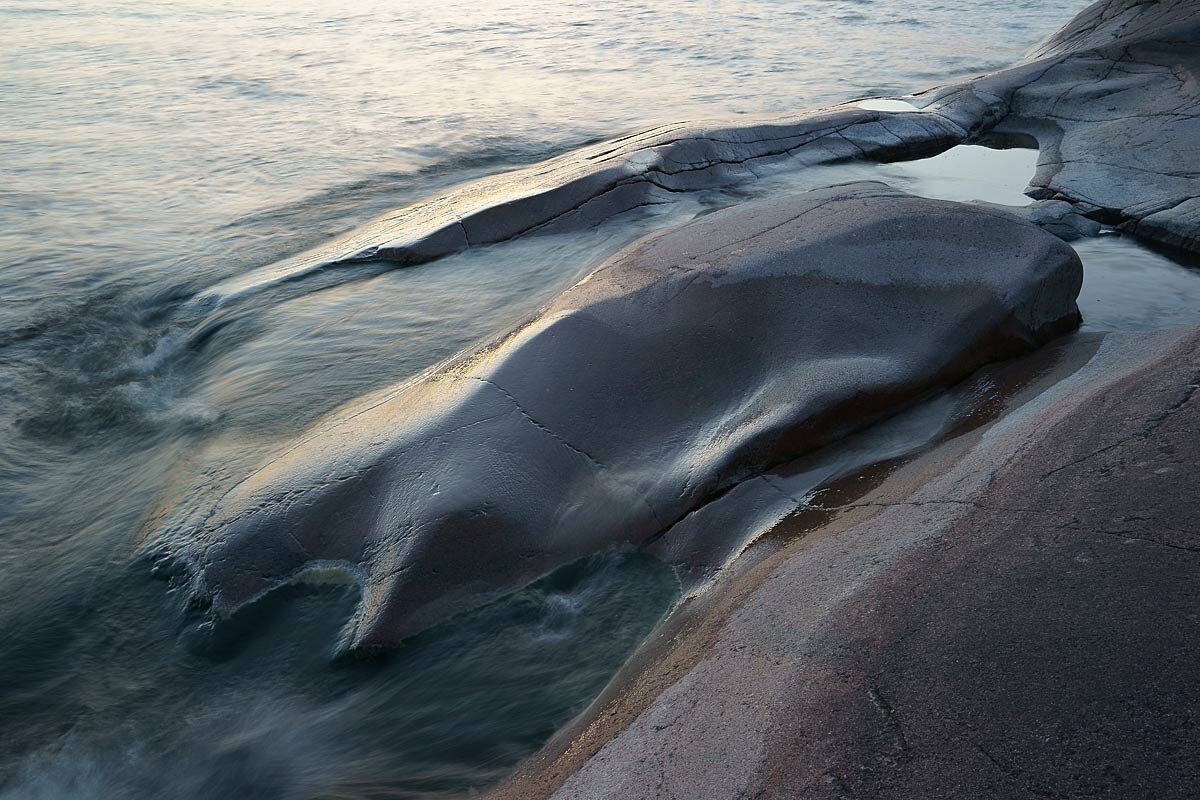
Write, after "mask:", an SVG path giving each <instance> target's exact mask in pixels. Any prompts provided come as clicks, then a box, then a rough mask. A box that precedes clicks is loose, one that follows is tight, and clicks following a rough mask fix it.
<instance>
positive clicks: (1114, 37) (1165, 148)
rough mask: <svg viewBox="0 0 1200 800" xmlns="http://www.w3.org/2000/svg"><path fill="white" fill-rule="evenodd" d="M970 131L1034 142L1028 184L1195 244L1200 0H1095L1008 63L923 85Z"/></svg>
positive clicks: (938, 109) (1140, 232)
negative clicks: (932, 86) (960, 79)
mask: <svg viewBox="0 0 1200 800" xmlns="http://www.w3.org/2000/svg"><path fill="white" fill-rule="evenodd" d="M924 102H925V103H926V105H925V108H926V109H927V110H929V111H933V112H935V113H938V114H941V115H944V116H946V117H948V118H949V119H951V120H953V121H954V122H955V123H956V124H958V125H960V126H961V127H963V128H964V129H965V130H967V131H968V132H969V135H970V136H971V137H973V138H974V137H981V136H982V137H986V136H988V135H1014V134H1016V135H1023V136H1029V137H1032V138H1033V139H1035V140H1036V141H1037V144H1038V147H1039V149H1040V151H1041V153H1040V157H1039V159H1038V169H1037V174H1036V176H1035V177H1034V179H1033V181H1032V183H1031V187H1030V192H1029V194H1030V195H1031V196H1033V197H1035V198H1038V199H1055V200H1064V201H1067V202H1069V203H1071V204H1072V205H1073V206H1075V208H1076V209H1077V210H1078V212H1079V213H1081V214H1083V215H1085V216H1088V217H1091V218H1092V219H1095V220H1097V221H1099V222H1103V223H1105V224H1109V225H1116V226H1119V227H1120V228H1121V229H1122V230H1123V231H1125V232H1127V233H1130V234H1132V235H1134V236H1137V237H1139V238H1143V239H1147V240H1149V241H1152V242H1155V243H1158V244H1163V245H1168V246H1171V247H1174V248H1178V249H1182V250H1185V251H1190V252H1193V253H1196V252H1200V226H1198V225H1197V222H1198V221H1197V219H1196V211H1195V208H1196V206H1195V203H1196V197H1197V195H1198V194H1200V188H1198V185H1200V3H1197V2H1196V0H1152V1H1149V2H1148V1H1147V0H1117V1H1116V2H1099V3H1096V4H1095V5H1093V6H1091V7H1090V8H1088V9H1087V10H1086V11H1084V12H1083V13H1082V14H1080V15H1079V16H1078V17H1077V18H1076V19H1075V20H1073V21H1072V22H1071V23H1070V24H1068V25H1067V26H1066V27H1064V28H1063V29H1062V30H1061V31H1059V32H1058V33H1056V34H1055V35H1053V36H1051V37H1050V38H1049V39H1047V40H1046V41H1045V42H1044V43H1043V44H1042V45H1040V46H1039V47H1037V48H1035V49H1034V50H1033V52H1032V53H1031V54H1030V55H1029V56H1028V57H1027V59H1026V60H1025V61H1024V62H1023V63H1021V64H1019V65H1017V66H1015V67H1013V68H1011V69H1006V70H1002V71H1000V72H997V73H993V74H991V75H987V76H984V77H982V78H978V79H976V80H974V81H970V82H967V83H965V84H957V85H954V86H949V87H945V88H943V89H939V90H935V91H932V92H928V93H926V94H925V96H924Z"/></svg>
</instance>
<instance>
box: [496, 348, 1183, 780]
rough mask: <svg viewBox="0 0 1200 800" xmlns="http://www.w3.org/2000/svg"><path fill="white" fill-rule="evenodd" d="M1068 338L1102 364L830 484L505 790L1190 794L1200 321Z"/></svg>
mask: <svg viewBox="0 0 1200 800" xmlns="http://www.w3.org/2000/svg"><path fill="white" fill-rule="evenodd" d="M1057 349H1058V351H1059V354H1057V355H1055V356H1054V358H1055V359H1056V360H1057V361H1058V362H1059V365H1060V372H1064V373H1071V371H1072V370H1073V369H1074V366H1071V367H1069V368H1066V369H1062V367H1063V365H1065V364H1066V363H1067V362H1071V361H1075V362H1078V361H1081V360H1082V361H1085V362H1086V364H1085V366H1083V367H1082V368H1081V369H1078V370H1076V371H1074V372H1073V374H1069V377H1063V376H1062V375H1059V376H1058V378H1055V379H1054V380H1052V381H1049V383H1050V384H1051V385H1050V388H1048V389H1043V390H1040V391H1037V392H1033V393H1031V396H1028V397H1023V398H1021V399H1020V400H1019V401H1014V402H1013V404H1012V405H1013V407H1011V408H1009V409H1008V410H1007V412H1006V413H1005V414H1003V415H1002V416H1001V417H1000V419H999V421H998V422H996V423H994V424H993V425H991V427H988V428H985V429H982V430H976V431H973V432H970V433H965V434H963V435H961V436H959V437H956V438H951V439H949V440H948V441H946V442H945V443H944V444H943V445H941V446H940V447H939V448H937V449H935V450H933V451H931V452H928V453H926V454H925V455H923V456H922V457H921V458H918V459H916V460H914V461H912V462H909V463H908V464H906V465H904V466H903V467H901V468H898V469H894V470H893V471H891V472H890V474H889V475H888V477H887V478H886V480H884V481H883V483H882V484H880V485H878V487H877V488H875V489H873V490H870V491H867V492H865V493H860V494H855V493H853V492H851V493H850V494H846V493H844V492H843V493H839V492H834V491H832V490H831V491H830V492H829V493H828V494H827V495H822V496H818V497H817V498H816V500H815V505H817V506H824V507H823V508H822V512H823V515H824V518H825V519H826V521H825V522H824V523H823V524H822V525H821V526H818V527H817V528H815V529H813V530H812V531H810V532H809V533H808V534H807V537H806V538H802V539H800V540H798V541H792V542H791V543H790V544H788V545H786V546H784V547H783V548H782V549H781V550H780V551H779V552H778V553H776V554H774V555H773V556H771V557H770V558H769V559H768V560H767V561H765V562H764V563H763V564H760V565H758V567H757V568H756V569H755V570H746V571H744V572H743V573H742V574H741V575H740V576H738V577H737V578H736V579H733V580H731V581H730V583H729V585H726V586H724V587H723V590H724V592H725V593H726V594H730V595H733V596H735V597H737V601H736V603H735V604H734V605H733V607H732V609H730V610H727V611H726V612H725V613H726V614H727V616H726V617H725V618H724V619H723V620H721V621H719V622H718V624H717V630H716V632H713V633H710V634H707V637H706V638H705V637H703V636H699V635H697V634H695V633H693V632H691V631H690V630H688V629H685V630H684V631H683V632H682V633H681V632H679V630H678V629H677V630H676V631H675V632H674V633H673V634H672V636H671V638H667V637H666V636H664V637H662V638H660V639H659V640H658V642H657V644H655V645H654V646H653V647H652V650H651V652H649V653H647V654H644V655H643V657H642V659H641V661H640V663H641V669H640V670H639V671H638V672H637V675H636V677H635V678H634V677H630V678H627V679H626V682H625V687H624V688H623V689H621V690H619V691H616V692H613V693H612V694H611V695H610V697H609V698H606V703H604V704H600V705H599V706H598V707H597V708H596V709H594V710H593V712H592V713H591V714H590V715H589V718H588V722H587V724H586V725H584V726H582V727H581V728H580V729H576V730H575V731H573V737H574V738H573V743H572V744H571V746H570V747H567V746H565V744H560V745H559V746H558V747H557V749H555V751H554V754H552V755H553V757H551V756H547V757H546V760H544V761H543V762H542V763H540V764H539V765H538V768H537V769H536V770H535V769H532V768H530V769H529V770H528V771H527V772H526V773H525V774H523V775H521V776H520V777H519V778H518V779H517V780H516V781H514V783H513V784H511V785H510V786H508V787H506V788H505V789H503V790H501V791H500V792H499V794H500V795H502V796H505V797H513V796H521V797H527V798H528V797H538V796H550V795H553V796H554V797H556V798H562V799H563V800H566V798H589V800H598V799H599V798H618V797H619V798H622V800H634V799H636V798H676V797H678V798H683V797H687V798H728V797H762V798H776V797H777V798H792V797H812V798H846V797H859V798H869V797H986V798H993V797H1004V798H1008V797H1012V798H1018V797H1083V796H1088V797H1093V796H1104V797H1130V798H1134V797H1139V798H1140V797H1156V798H1184V797H1191V796H1193V795H1194V794H1195V790H1196V787H1197V786H1198V785H1200V766H1198V765H1200V729H1198V728H1197V726H1196V724H1195V720H1196V718H1197V715H1198V714H1200V693H1198V692H1197V682H1196V675H1195V669H1194V665H1195V662H1196V658H1197V656H1198V655H1200V630H1198V629H1197V627H1196V619H1197V610H1198V609H1200V528H1198V527H1197V525H1196V519H1197V517H1198V516H1200V494H1198V493H1197V492H1196V491H1195V482H1196V481H1195V465H1196V463H1197V459H1198V458H1200V453H1198V452H1197V447H1198V445H1197V442H1198V441H1200V439H1198V438H1197V434H1198V433H1200V406H1198V405H1197V390H1198V389H1200V328H1195V327H1194V328H1189V329H1182V330H1175V331H1166V332H1160V333H1151V334H1110V335H1108V336H1107V337H1105V338H1104V339H1103V340H1102V341H1099V342H1097V341H1096V339H1095V338H1089V337H1077V338H1076V339H1075V340H1074V341H1068V342H1067V343H1066V344H1065V345H1062V346H1060V347H1058V348H1057ZM1093 353H1094V355H1093ZM746 584H749V585H748V586H747V585H746ZM709 616H711V612H709ZM710 621H711V620H710ZM697 638H700V639H702V640H703V641H702V642H701V645H700V647H699V649H698V650H695V651H689V649H690V648H693V647H694V646H695V645H694V642H692V641H691V640H694V639H697ZM681 662H682V663H683V665H684V666H683V668H682V670H681V669H680V663H681ZM663 676H666V677H665V680H664V677H663ZM656 681H658V682H659V683H658V688H656V689H653V690H652V691H651V692H649V693H639V691H638V689H639V688H640V687H641V686H645V685H650V686H655V685H656ZM639 698H640V699H639ZM621 720H625V721H621Z"/></svg>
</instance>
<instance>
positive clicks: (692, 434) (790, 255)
mask: <svg viewBox="0 0 1200 800" xmlns="http://www.w3.org/2000/svg"><path fill="white" fill-rule="evenodd" d="M1081 281H1082V267H1081V265H1080V263H1079V259H1078V256H1077V255H1076V254H1075V252H1074V251H1073V250H1072V249H1071V248H1070V247H1068V246H1067V245H1065V244H1063V243H1062V242H1061V241H1060V240H1059V239H1057V238H1055V237H1054V236H1051V235H1050V234H1048V233H1045V232H1044V231H1042V230H1040V229H1039V228H1037V227H1036V226H1033V225H1031V224H1029V223H1026V222H1023V221H1020V220H1018V219H1017V218H1015V217H1012V216H1010V215H1006V214H998V213H994V212H992V211H990V210H987V209H983V208H977V207H974V206H970V205H965V204H959V203H951V202H947V201H939V200H928V199H924V198H918V197H914V196H912V195H907V194H904V193H903V192H900V191H897V190H895V189H891V188H889V187H887V186H885V185H883V184H878V183H858V184H849V185H845V186H840V187H831V188H828V189H821V190H815V191H812V192H806V193H802V194H798V195H794V196H791V197H786V198H772V199H770V200H769V201H763V202H758V203H749V204H744V205H741V206H737V207H734V208H730V209H726V210H724V211H720V212H716V213H713V214H709V215H706V216H704V217H702V218H700V219H697V220H695V221H693V222H691V223H688V224H687V225H683V226H680V227H678V228H674V229H671V230H668V231H665V232H662V233H659V234H656V235H653V236H651V237H648V238H647V239H643V240H641V241H640V242H638V243H636V244H635V245H634V246H632V247H631V248H629V249H627V250H626V251H624V252H623V253H621V254H618V255H617V256H615V257H614V258H612V259H610V260H609V261H607V262H605V263H604V264H603V265H601V266H600V267H599V268H598V269H596V270H595V271H594V272H593V273H591V274H590V275H589V276H587V277H586V278H584V279H583V280H582V281H580V282H579V283H578V284H576V285H575V286H574V287H572V288H571V289H568V290H567V291H566V292H564V293H563V294H562V295H561V296H560V297H559V298H557V299H556V300H555V301H553V302H552V303H551V304H550V305H549V306H548V307H547V308H546V309H544V310H543V311H542V312H541V313H540V314H539V316H538V317H537V318H535V319H534V320H533V321H531V322H530V323H529V324H527V325H526V326H524V327H522V328H520V329H518V330H516V331H514V332H513V333H512V334H510V335H509V336H508V337H506V338H505V339H503V340H501V341H500V342H498V343H496V344H494V345H492V346H490V347H487V348H485V349H483V350H482V351H480V352H478V353H475V354H469V355H467V356H463V357H461V358H459V359H458V360H456V361H454V362H451V363H450V364H449V365H447V366H445V367H443V368H441V369H440V370H438V371H437V372H435V373H433V374H431V375H429V376H427V377H426V378H425V379H423V380H422V381H420V382H417V383H415V384H411V385H407V386H403V387H400V388H398V389H397V391H396V392H394V393H393V394H392V396H390V397H388V398H387V399H385V400H384V401H382V402H378V403H376V404H374V405H373V406H370V407H368V408H363V409H358V410H356V411H353V412H351V413H348V414H346V415H343V416H342V417H340V418H335V419H334V420H332V421H329V422H327V423H325V424H323V425H321V426H319V427H318V428H317V429H316V430H315V431H313V432H311V433H310V434H309V435H308V436H306V437H304V438H303V439H302V440H301V441H300V442H299V443H297V445H296V446H294V447H293V448H292V449H291V450H290V451H289V452H287V453H285V454H283V455H282V456H281V457H280V458H278V459H277V460H275V461H273V462H272V463H270V464H269V465H267V466H266V467H264V468H263V469H262V470H260V471H258V472H257V473H255V474H253V475H251V476H250V477H248V478H247V479H246V480H244V481H242V482H240V483H238V484H237V485H235V486H234V487H232V488H231V489H229V490H228V491H227V492H226V493H225V494H224V495H223V496H222V497H221V499H220V500H219V501H217V503H216V504H215V506H214V507H213V508H212V510H211V511H210V512H209V513H207V515H206V516H205V517H204V518H203V519H202V520H201V521H199V522H196V521H194V520H186V521H184V522H183V523H182V524H179V525H177V526H176V528H175V531H176V532H175V533H174V534H168V535H165V536H162V537H160V539H159V542H158V545H159V547H160V548H161V550H162V552H165V553H166V554H168V557H169V558H170V559H171V560H174V561H177V562H180V563H182V564H183V565H184V566H185V567H186V568H187V569H188V570H189V571H191V572H193V573H194V574H195V576H196V580H197V584H196V586H195V587H194V594H195V596H196V597H197V598H198V599H201V600H208V601H210V602H211V604H212V608H213V610H214V611H215V612H216V614H217V615H218V617H220V616H225V615H228V614H231V613H233V612H235V611H236V610H237V609H238V608H240V607H242V606H244V605H246V604H248V603H251V602H253V601H254V600H256V599H257V598H259V597H261V596H262V595H263V594H265V593H267V592H269V591H271V590H273V589H276V588H279V587H281V586H283V585H286V584H287V583H289V582H291V581H293V580H294V579H296V578H297V577H298V576H299V575H301V574H302V573H303V572H304V571H305V570H306V569H310V568H329V567H332V566H338V567H340V568H343V569H345V570H346V571H348V572H350V573H351V574H353V575H354V576H356V578H357V579H358V580H359V582H360V585H361V586H362V590H363V600H362V603H361V607H360V610H361V614H360V617H359V619H358V621H357V632H356V634H355V636H354V641H353V645H354V646H355V647H357V648H362V647H371V646H381V645H390V644H395V643H397V642H399V641H400V640H401V639H403V638H404V637H406V636H408V635H411V634H413V633H416V632H418V631H420V630H421V629H423V628H425V627H427V626H429V625H431V624H433V623H435V622H437V621H439V620H440V619H442V618H444V617H446V616H449V615H451V614H454V613H457V612H460V611H464V610H467V609H469V608H472V607H475V606H477V605H480V604H482V603H484V602H487V601H489V600H491V599H494V598H496V597H498V596H500V595H503V594H506V593H509V592H511V591H514V590H516V589H518V588H520V587H521V586H524V585H526V584H528V583H529V582H530V581H532V580H534V579H535V578H537V577H538V576H540V575H542V574H544V573H545V572H547V571H549V570H550V569H553V568H554V567H556V566H560V565H562V564H565V563H568V562H570V561H573V560H575V559H578V558H581V557H583V556H586V555H589V554H590V553H593V552H596V551H597V550H600V549H604V548H607V547H611V546H614V545H617V544H625V543H632V544H641V543H645V542H647V541H649V540H650V539H652V538H654V537H657V536H660V535H662V534H664V533H667V534H670V532H671V530H672V528H673V527H674V526H675V524H676V522H678V521H679V520H681V519H684V518H685V517H687V516H689V515H691V514H692V513H693V512H694V511H695V510H696V509H697V508H699V507H701V506H703V505H704V504H706V503H707V502H709V501H710V500H712V499H714V498H716V497H718V496H720V495H721V494H723V493H724V492H726V491H728V490H730V489H731V488H732V487H734V486H736V485H738V484H740V483H742V482H744V481H745V480H746V479H747V478H751V477H753V476H755V475H758V474H760V473H762V472H763V471H764V470H766V469H769V468H770V467H772V466H774V465H776V464H779V463H782V462H785V461H788V460H790V459H792V458H795V457H796V456H798V455H800V454H802V453H805V452H808V451H811V450H813V449H815V448H817V447H820V446H821V445H824V444H828V443H829V442H831V441H834V440H836V439H839V438H841V437H843V436H844V435H845V434H846V433H847V432H849V431H852V430H855V429H858V428H861V427H864V426H866V425H869V424H870V423H872V422H873V421H875V420H878V419H880V418H883V417H886V416H889V415H891V414H894V413H895V412H896V411H897V410H899V409H900V408H902V407H903V406H904V405H905V404H907V403H910V402H912V401H914V400H916V399H917V398H919V397H921V396H922V395H924V394H926V393H927V392H929V391H930V390H932V389H936V388H939V387H944V386H946V385H949V384H952V383H955V382H957V381H959V380H961V379H962V378H964V377H966V376H967V375H969V374H970V373H971V372H973V371H974V370H975V369H976V368H978V367H979V366H981V365H983V364H986V363H989V362H991V361H995V360H998V359H1003V358H1007V357H1011V356H1013V355H1016V354H1019V353H1022V352H1028V351H1030V350H1032V349H1034V348H1036V347H1037V346H1038V345H1040V344H1043V343H1044V342H1046V341H1048V340H1049V339H1050V338H1052V337H1054V336H1056V335H1059V334H1061V333H1063V332H1064V331H1066V330H1069V329H1072V328H1074V327H1075V326H1077V325H1078V323H1079V312H1078V309H1077V308H1076V305H1075V297H1076V296H1077V294H1078V292H1079V288H1080V285H1081ZM679 536H684V534H683V533H680V534H679ZM679 536H674V537H670V539H669V540H670V541H671V542H673V543H676V542H679V541H685V540H686V539H685V540H680V539H679ZM681 552H683V551H681ZM685 561H686V559H685Z"/></svg>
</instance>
